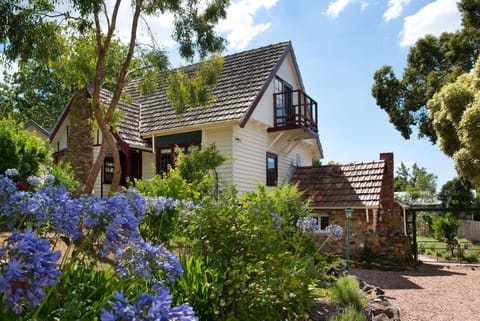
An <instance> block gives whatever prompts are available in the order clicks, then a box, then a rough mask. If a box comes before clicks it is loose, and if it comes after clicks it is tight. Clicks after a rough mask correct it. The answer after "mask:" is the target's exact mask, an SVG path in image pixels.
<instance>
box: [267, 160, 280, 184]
mask: <svg viewBox="0 0 480 321" xmlns="http://www.w3.org/2000/svg"><path fill="white" fill-rule="evenodd" d="M277 179H278V161H277V155H275V154H270V153H267V186H276V185H277Z"/></svg>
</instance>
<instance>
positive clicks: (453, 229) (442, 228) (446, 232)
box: [433, 212, 460, 257]
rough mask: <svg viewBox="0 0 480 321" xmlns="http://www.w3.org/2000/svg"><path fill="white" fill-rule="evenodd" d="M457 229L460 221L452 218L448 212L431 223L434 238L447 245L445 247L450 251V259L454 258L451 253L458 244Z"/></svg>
mask: <svg viewBox="0 0 480 321" xmlns="http://www.w3.org/2000/svg"><path fill="white" fill-rule="evenodd" d="M459 227H460V220H459V219H457V218H456V217H454V216H453V215H452V213H450V212H448V213H446V214H445V216H443V217H439V218H437V219H436V220H435V221H434V222H433V230H434V235H435V238H436V239H437V240H440V241H444V242H445V243H447V246H448V248H449V249H450V255H451V257H454V256H455V254H454V253H453V251H454V250H455V247H456V246H457V244H458V241H457V230H458V228H459Z"/></svg>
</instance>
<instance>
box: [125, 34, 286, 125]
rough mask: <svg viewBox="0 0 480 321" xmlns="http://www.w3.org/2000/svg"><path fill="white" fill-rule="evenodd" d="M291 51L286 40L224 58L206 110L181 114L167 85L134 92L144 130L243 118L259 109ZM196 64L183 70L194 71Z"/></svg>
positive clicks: (133, 96) (187, 110) (187, 111)
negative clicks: (260, 99) (150, 91)
mask: <svg viewBox="0 0 480 321" xmlns="http://www.w3.org/2000/svg"><path fill="white" fill-rule="evenodd" d="M288 52H293V51H292V47H291V43H290V42H282V43H278V44H274V45H269V46H266V47H261V48H258V49H253V50H249V51H244V52H240V53H237V54H233V55H229V56H225V57H223V59H224V61H223V69H222V72H221V74H220V77H219V79H218V83H217V85H216V86H215V88H214V89H213V90H212V94H213V95H214V96H215V97H216V101H215V102H214V103H213V105H212V106H211V107H210V108H208V109H204V108H201V107H198V106H197V107H194V108H193V109H192V110H189V109H186V110H185V111H184V112H183V113H182V114H181V115H179V114H177V113H176V112H175V111H174V110H173V109H172V106H171V104H170V103H169V102H168V100H167V97H166V95H165V90H166V85H165V83H161V84H160V87H159V88H158V89H157V90H156V91H155V92H154V93H153V94H149V95H145V96H140V95H138V93H136V92H135V91H133V90H132V89H133V87H132V86H133V85H131V86H130V87H129V90H130V92H133V94H132V98H133V99H134V101H136V102H138V103H139V104H140V105H141V106H142V111H141V126H140V132H141V133H142V134H143V133H153V132H157V131H162V130H168V129H173V128H179V127H189V126H194V125H203V124H208V123H216V122H223V121H233V120H238V121H243V120H244V119H245V118H248V117H249V114H250V113H251V112H252V111H253V109H255V107H256V103H257V102H258V101H257V99H258V98H257V97H259V96H261V95H262V94H263V91H264V90H265V89H266V86H267V85H268V80H269V79H272V78H273V76H274V75H275V73H276V71H277V69H278V68H279V67H280V64H281V63H282V61H283V59H284V58H285V57H286V56H287V53H288ZM192 68H195V65H192V66H187V67H184V68H182V69H181V70H182V71H184V72H187V73H188V72H192Z"/></svg>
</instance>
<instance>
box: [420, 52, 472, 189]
mask: <svg viewBox="0 0 480 321" xmlns="http://www.w3.org/2000/svg"><path fill="white" fill-rule="evenodd" d="M479 79H480V64H479V63H478V61H477V64H476V66H475V69H474V70H473V71H472V72H468V73H465V74H463V75H461V76H460V77H458V79H457V80H456V81H455V82H454V83H451V84H448V85H446V86H444V87H443V88H442V89H441V90H440V91H439V92H438V93H436V94H435V95H434V96H433V98H432V99H431V100H430V101H429V102H428V107H429V110H430V118H431V119H432V122H433V125H434V128H435V131H436V132H437V134H438V137H439V146H440V149H441V150H442V151H443V152H444V153H445V154H446V155H448V156H450V157H452V158H453V160H454V162H455V167H456V169H457V171H458V173H459V174H460V175H461V176H464V177H465V178H467V179H468V180H470V181H471V182H472V183H473V184H474V185H475V186H480V175H479V171H480V165H479V164H480V144H479V143H478V137H479V135H480V132H479V129H478V123H479V121H480V118H479V117H480V100H479V97H478V95H477V93H478V90H479V88H480V87H479V86H480V85H479V84H480V82H479Z"/></svg>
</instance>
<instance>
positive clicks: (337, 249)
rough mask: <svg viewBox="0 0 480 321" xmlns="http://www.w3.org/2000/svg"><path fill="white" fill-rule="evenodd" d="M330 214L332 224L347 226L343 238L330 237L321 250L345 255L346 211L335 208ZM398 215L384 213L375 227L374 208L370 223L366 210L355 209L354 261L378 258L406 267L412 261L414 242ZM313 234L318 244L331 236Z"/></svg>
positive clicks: (353, 220)
mask: <svg viewBox="0 0 480 321" xmlns="http://www.w3.org/2000/svg"><path fill="white" fill-rule="evenodd" d="M328 214H329V217H330V224H337V225H340V226H341V227H342V228H343V237H342V239H341V240H338V241H333V240H328V241H327V242H326V243H325V244H324V246H323V248H322V249H321V251H325V252H328V253H331V254H335V255H338V256H340V257H344V256H345V249H346V235H347V234H346V233H347V222H346V221H347V219H346V216H345V212H344V210H331V211H328ZM397 215H399V212H397V211H395V215H390V217H389V216H387V214H384V218H383V219H382V223H379V222H377V224H376V226H374V218H373V213H372V211H371V210H369V220H368V222H367V220H366V213H365V210H354V212H353V214H352V219H351V221H350V257H351V258H352V260H357V261H361V260H369V259H375V260H380V261H383V262H385V263H387V262H389V263H392V264H397V265H402V266H404V265H408V264H411V263H412V262H413V256H412V252H411V247H410V242H409V240H408V238H407V237H406V236H405V235H404V234H403V231H402V230H401V228H400V227H401V226H399V223H401V217H400V218H399V217H394V216H397ZM393 222H395V224H393ZM393 226H395V228H393ZM313 236H314V238H315V239H316V242H317V244H318V246H321V245H322V244H323V243H324V241H325V239H326V238H327V235H326V234H322V233H314V234H313Z"/></svg>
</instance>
